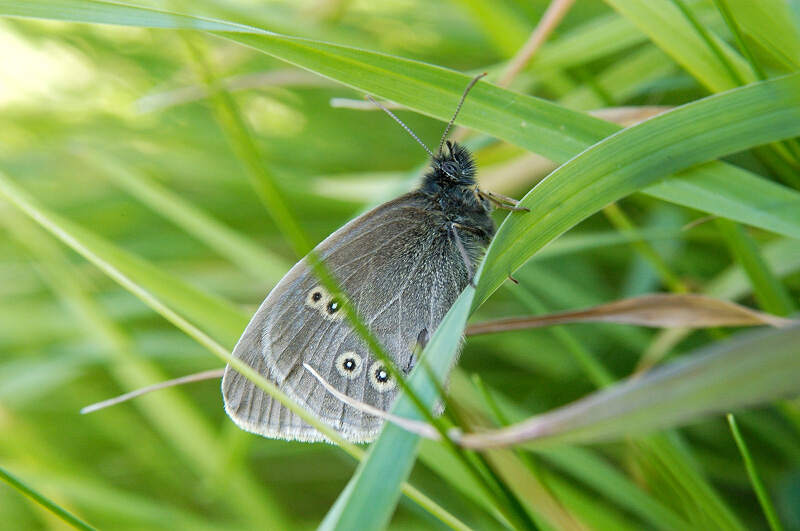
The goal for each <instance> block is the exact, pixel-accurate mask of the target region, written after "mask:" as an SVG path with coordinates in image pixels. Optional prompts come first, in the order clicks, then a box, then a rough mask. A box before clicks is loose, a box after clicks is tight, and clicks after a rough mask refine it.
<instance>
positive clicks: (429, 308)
mask: <svg viewBox="0 0 800 531" xmlns="http://www.w3.org/2000/svg"><path fill="white" fill-rule="evenodd" d="M429 203H430V199H429V198H428V197H426V196H424V195H422V194H420V193H417V192H414V193H410V194H407V195H404V196H402V197H400V198H398V199H395V200H394V201H390V202H389V203H385V204H384V205H381V206H379V207H377V208H376V209H374V210H372V211H370V212H367V213H366V214H364V215H362V216H360V217H358V218H356V219H354V220H353V221H351V222H350V223H348V224H347V225H345V226H344V227H342V228H341V229H339V230H338V231H337V232H335V233H334V234H332V235H331V236H329V237H328V238H327V239H326V240H325V241H323V242H322V243H320V244H319V246H317V248H316V249H315V252H316V253H317V255H318V256H320V257H321V258H322V259H323V260H324V261H325V263H326V264H327V267H328V268H329V270H330V271H331V273H332V274H333V275H334V277H335V278H336V279H337V281H338V282H339V285H340V286H341V288H342V291H343V292H344V293H345V294H346V295H347V296H348V298H349V300H350V302H351V304H353V305H354V306H355V308H356V309H357V310H358V313H359V315H360V316H361V317H362V318H363V319H364V321H365V324H367V326H369V328H370V330H371V331H372V333H373V334H374V336H375V337H376V338H377V339H378V340H379V341H380V342H381V344H382V345H383V347H384V348H385V349H386V351H387V352H388V353H389V355H390V356H391V357H392V358H393V360H394V361H395V363H396V365H397V366H398V367H399V368H401V369H404V370H410V368H411V367H412V366H413V363H414V359H413V352H414V349H415V346H416V344H417V342H418V341H420V340H423V341H426V340H427V338H428V337H430V335H431V334H433V332H434V331H435V330H436V327H437V326H438V325H439V323H440V322H441V320H442V318H443V317H444V315H445V314H446V313H447V311H448V310H449V308H450V306H452V304H453V302H455V300H456V298H457V297H458V295H459V293H460V292H461V291H462V290H463V288H464V287H465V286H466V284H467V282H468V277H467V275H468V273H467V268H466V265H465V264H464V262H463V259H461V258H460V255H459V253H458V251H457V250H456V249H454V246H455V245H456V244H455V242H454V241H453V239H452V238H451V236H450V233H449V231H448V226H447V223H445V221H444V220H443V218H442V216H441V213H438V212H437V211H436V209H435V208H432V206H431V205H430V204H429ZM339 310H340V305H339V304H338V302H337V301H336V300H335V299H334V298H332V297H331V296H330V295H329V294H328V293H327V291H326V290H325V289H324V287H322V286H321V284H320V282H319V281H318V280H317V279H316V276H315V275H314V274H313V273H312V271H311V268H310V267H309V265H308V261H307V259H303V260H301V261H300V262H298V263H297V264H296V265H295V266H294V267H293V268H292V269H291V270H290V271H289V273H287V274H286V276H285V277H284V278H283V279H282V280H281V281H280V282H279V283H278V285H277V286H275V288H274V289H273V290H272V292H271V293H270V294H269V296H267V298H266V299H265V300H264V302H263V303H262V305H261V307H260V308H259V309H258V311H257V312H256V314H255V316H254V317H253V319H252V320H251V321H250V324H249V325H248V326H247V329H246V330H245V332H244V334H243V335H242V338H241V339H240V340H239V343H238V344H237V345H236V348H235V349H234V351H233V355H234V356H235V357H237V358H239V359H241V360H242V361H244V362H245V363H247V364H248V365H250V366H251V367H253V368H254V369H255V370H257V371H258V372H259V373H260V374H262V375H264V376H265V377H267V378H269V379H270V380H272V381H274V382H275V383H276V384H277V385H278V386H279V387H280V389H281V390H282V391H284V392H285V393H286V394H288V395H289V396H291V397H292V398H293V399H295V400H296V401H298V402H299V403H301V404H303V405H305V406H306V407H307V408H308V409H310V410H311V411H313V412H315V413H316V415H317V416H318V417H320V418H321V419H322V420H323V421H324V422H325V423H327V424H329V425H330V426H332V427H333V428H335V429H336V430H338V431H340V432H341V433H342V434H343V435H344V436H345V437H346V438H347V439H349V440H352V441H357V442H361V441H363V442H366V441H370V440H372V439H374V437H375V435H376V434H377V432H378V430H379V429H380V425H381V420H380V419H378V418H377V417H374V416H372V415H368V414H365V413H363V412H361V411H358V410H356V409H354V408H352V407H350V406H347V405H345V404H343V403H341V402H340V401H338V400H337V399H336V398H334V397H333V396H332V395H331V394H330V393H328V392H327V391H326V390H325V388H324V387H322V385H320V384H319V382H318V381H317V380H316V379H315V378H314V377H313V376H312V375H311V374H310V373H309V372H308V371H306V370H305V369H304V368H303V363H308V364H309V365H310V366H311V367H313V368H314V369H315V370H316V371H317V372H318V373H319V374H320V375H321V376H322V377H323V378H325V380H326V381H328V382H329V383H330V384H331V385H333V386H334V387H336V388H337V389H339V390H340V391H342V392H344V393H345V394H347V395H349V396H351V397H353V398H354V399H356V400H359V401H362V402H365V403H367V404H370V405H373V406H375V407H378V408H381V409H384V410H386V409H388V408H389V407H390V406H391V405H392V403H393V402H394V400H395V399H396V397H397V393H398V390H397V388H396V386H395V385H394V383H395V382H393V381H392V378H391V377H390V376H389V375H388V374H387V373H385V372H382V364H381V362H380V360H378V359H377V358H376V357H375V356H374V355H372V354H371V353H370V351H369V350H368V349H367V347H366V345H365V344H364V342H363V341H362V340H361V339H360V337H359V335H358V334H357V332H356V331H355V330H354V329H353V327H352V326H351V325H350V324H349V321H348V320H347V318H346V317H345V316H344V315H343V312H342V311H339ZM423 338H424V339H423ZM222 390H223V396H224V398H225V409H226V411H227V412H228V414H229V415H230V417H231V418H232V419H233V420H234V422H236V424H238V425H239V426H240V427H241V428H243V429H245V430H247V431H250V432H253V433H258V434H260V435H264V436H266V437H273V438H283V439H290V440H304V441H317V440H326V438H325V437H324V436H323V435H322V434H321V433H320V432H319V431H317V430H316V429H315V428H313V427H312V426H310V425H308V424H307V423H305V422H304V421H302V419H300V418H299V417H298V416H297V415H295V414H294V413H292V412H291V411H290V410H288V409H287V408H285V407H284V406H282V405H281V404H280V403H279V402H278V401H276V400H274V399H272V397H271V396H269V395H268V394H266V393H264V392H263V391H262V390H261V389H260V388H258V387H256V386H255V385H254V384H253V383H252V382H250V381H249V380H247V379H246V378H244V377H243V376H242V375H240V374H239V373H238V372H236V371H235V370H233V369H232V368H231V367H230V366H228V367H227V368H226V370H225V376H224V378H223V383H222Z"/></svg>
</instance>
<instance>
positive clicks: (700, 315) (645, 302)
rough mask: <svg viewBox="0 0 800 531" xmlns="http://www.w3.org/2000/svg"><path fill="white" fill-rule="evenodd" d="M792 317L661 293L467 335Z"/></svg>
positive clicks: (474, 329) (493, 324) (471, 329)
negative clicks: (583, 325) (571, 325)
mask: <svg viewBox="0 0 800 531" xmlns="http://www.w3.org/2000/svg"><path fill="white" fill-rule="evenodd" d="M792 322H794V321H792V320H790V319H782V318H780V317H776V316H774V315H770V314H766V313H763V312H758V311H755V310H751V309H750V308H747V307H745V306H741V305H739V304H736V303H733V302H728V301H723V300H720V299H713V298H711V297H706V296H703V295H690V294H668V293H657V294H653V295H642V296H641V297H633V298H630V299H621V300H618V301H613V302H609V303H607V304H601V305H599V306H594V307H592V308H586V309H584V310H577V311H572V312H560V313H555V314H550V315H540V316H526V317H512V318H508V319H497V320H493V321H484V322H481V323H474V324H471V325H469V326H468V327H467V329H466V335H477V334H493V333H497V332H506V331H510V330H526V329H529V328H541V327H544V326H554V325H559V324H568V323H616V324H627V325H636V326H649V327H653V328H661V327H664V328H667V327H687V328H711V327H716V326H757V325H765V324H769V325H772V326H788V325H789V324H791V323H792Z"/></svg>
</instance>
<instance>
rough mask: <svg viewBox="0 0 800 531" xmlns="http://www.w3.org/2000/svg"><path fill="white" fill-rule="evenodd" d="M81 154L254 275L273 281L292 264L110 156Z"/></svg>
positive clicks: (281, 275) (131, 192) (275, 281)
mask: <svg viewBox="0 0 800 531" xmlns="http://www.w3.org/2000/svg"><path fill="white" fill-rule="evenodd" d="M84 158H86V160H87V162H88V163H90V164H92V165H94V166H97V167H98V169H99V170H100V173H101V174H102V176H103V177H105V178H107V179H109V180H110V181H112V182H113V183H115V184H116V185H118V186H119V187H120V188H122V189H124V190H125V191H126V192H128V193H129V194H131V195H132V196H134V197H135V198H136V199H138V200H139V201H141V202H142V203H143V204H145V205H147V206H148V207H149V208H150V209H152V210H153V211H154V212H157V213H158V214H161V215H162V216H163V217H164V218H166V219H168V220H170V221H171V222H173V223H174V224H175V225H176V226H178V227H180V228H181V229H183V230H184V231H186V232H187V233H188V234H191V235H192V236H194V237H195V238H197V239H198V240H200V241H202V242H203V243H205V244H206V245H207V246H208V247H209V248H211V249H213V250H215V251H216V252H218V253H219V254H220V256H223V257H225V258H227V259H228V260H230V261H231V262H232V263H234V264H236V265H237V266H238V267H239V268H240V269H241V270H242V271H245V272H247V273H249V274H250V275H251V276H252V277H253V278H255V279H259V280H262V281H266V282H268V283H270V284H272V285H274V284H277V283H278V281H279V280H280V279H281V277H283V275H284V273H286V271H288V270H289V268H290V267H291V264H289V263H286V261H285V260H283V259H281V258H279V257H277V256H275V255H273V254H271V253H269V252H267V251H265V250H264V249H263V248H261V247H259V246H258V245H256V244H255V243H254V242H252V241H251V240H249V239H248V238H246V237H245V236H243V235H242V234H241V233H239V232H237V231H236V230H234V229H232V228H230V227H228V226H226V225H224V224H223V223H222V222H220V221H219V220H218V219H216V218H214V217H213V216H211V215H210V214H208V213H207V212H204V211H203V210H201V209H200V208H199V207H198V206H196V205H194V204H192V203H190V202H188V201H186V200H185V199H183V198H181V197H180V196H178V195H177V194H176V193H174V192H172V191H170V190H168V189H167V188H166V187H164V186H162V185H160V184H158V183H156V182H155V181H152V180H150V179H149V178H147V177H145V176H144V175H141V174H137V173H136V172H135V171H133V170H131V169H129V168H126V167H124V166H123V165H122V164H120V163H118V162H116V161H113V160H112V159H111V158H110V157H108V156H101V155H99V154H96V153H92V154H84Z"/></svg>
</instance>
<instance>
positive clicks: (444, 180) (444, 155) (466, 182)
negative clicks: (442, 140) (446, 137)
mask: <svg viewBox="0 0 800 531" xmlns="http://www.w3.org/2000/svg"><path fill="white" fill-rule="evenodd" d="M446 146H447V149H444V150H442V151H441V152H439V154H438V155H434V157H433V160H432V161H431V171H429V172H428V173H427V174H426V175H425V181H424V183H423V186H424V187H429V186H434V187H440V188H453V187H459V186H463V187H472V186H474V185H475V184H476V181H475V160H474V159H473V158H472V154H471V153H470V152H469V150H468V149H467V148H465V147H463V146H460V145H458V144H456V143H455V142H449V141H448V142H447V144H446Z"/></svg>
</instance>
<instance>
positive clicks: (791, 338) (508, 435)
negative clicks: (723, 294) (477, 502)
mask: <svg viewBox="0 0 800 531" xmlns="http://www.w3.org/2000/svg"><path fill="white" fill-rule="evenodd" d="M731 389H736V393H731V392H730V390H731ZM798 393H800V325H792V326H789V327H786V328H782V329H778V330H766V331H763V330H762V331H758V332H754V333H747V334H741V335H740V336H737V337H735V338H733V339H730V340H727V341H724V342H719V343H715V344H714V345H712V346H710V347H706V348H704V349H700V350H699V351H697V352H695V353H693V354H690V355H687V356H685V357H684V358H682V359H681V360H680V361H677V362H675V363H673V364H670V365H666V366H662V367H659V368H657V369H654V370H652V371H651V372H649V373H646V374H645V375H643V376H638V377H635V378H631V379H628V380H626V381H624V382H622V383H619V384H616V385H615V386H613V387H609V388H606V389H605V390H602V391H598V392H596V393H594V394H592V395H589V396H588V397H586V398H583V399H581V400H580V401H578V402H574V403H573V404H571V405H568V406H564V407H563V408H560V409H556V410H553V411H550V412H548V413H546V414H544V415H542V416H540V417H535V418H533V419H528V420H527V421H525V422H524V423H520V424H517V425H515V426H516V427H509V428H506V429H504V430H498V431H497V432H495V433H494V434H493V435H492V436H491V439H492V441H493V442H494V443H500V442H501V441H502V442H504V444H508V443H509V442H510V441H511V440H512V437H518V436H520V435H522V434H523V433H528V432H529V433H530V434H531V435H533V434H538V435H536V436H535V438H532V439H530V440H528V441H527V442H526V443H525V445H526V446H528V447H531V448H537V447H545V446H552V445H555V444H586V443H591V442H599V441H609V440H617V439H619V438H622V437H625V436H628V435H634V434H641V433H649V432H654V431H657V430H662V429H668V428H674V427H677V426H681V425H685V424H687V423H691V422H695V421H697V420H699V419H701V418H704V417H708V416H710V415H714V414H718V413H721V412H726V411H731V410H735V409H737V408H743V407H748V406H754V405H759V404H764V403H767V402H770V401H773V400H776V399H779V398H783V397H787V396H793V395H796V394H798ZM475 438H476V439H475V440H478V439H481V440H486V439H488V438H489V436H488V435H487V436H477V435H476V436H475Z"/></svg>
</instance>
